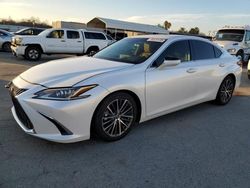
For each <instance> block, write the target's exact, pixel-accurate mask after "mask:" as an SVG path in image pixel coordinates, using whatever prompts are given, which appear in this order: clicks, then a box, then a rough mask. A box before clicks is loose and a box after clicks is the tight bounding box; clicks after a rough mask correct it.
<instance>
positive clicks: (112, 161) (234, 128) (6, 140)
mask: <svg viewBox="0 0 250 188" xmlns="http://www.w3.org/2000/svg"><path fill="white" fill-rule="evenodd" d="M65 57H68V56H48V57H44V59H43V60H42V61H41V62H39V63H43V62H45V61H48V60H53V59H57V58H65ZM35 64H36V63H30V62H27V61H26V60H24V59H22V58H18V59H16V58H15V57H13V56H12V55H11V54H8V53H3V52H0V187H1V188H8V187H24V188H29V187H32V188H33V187H34V188H35V187H59V188H61V187H90V188H92V187H97V188H102V187H126V188H127V187H143V188H144V187H149V188H153V187H157V188H158V187H170V188H175V187H176V188H181V187H183V188H184V187H185V188H187V187H190V188H196V187H197V188H203V187H204V188H224V187H225V188H249V187H250V157H249V156H250V136H249V135H250V116H249V115H250V94H249V91H250V89H249V88H250V81H249V80H248V79H247V75H246V70H245V69H244V73H243V75H242V84H241V87H240V89H239V90H238V91H237V92H236V93H235V96H234V97H233V99H232V101H231V102H230V103H229V104H228V105H227V106H216V105H214V104H212V103H204V104H200V105H197V106H194V107H191V108H187V109H184V110H181V111H178V112H175V113H171V114H168V115H165V116H162V117H160V118H156V119H154V120H151V121H148V122H145V123H142V124H140V125H137V126H135V127H134V128H133V129H132V131H131V132H130V134H129V135H127V136H126V137H125V138H124V139H122V140H120V141H117V142H111V143H108V142H103V141H101V140H99V139H97V138H94V139H91V140H88V141H83V142H78V143H74V144H57V143H53V142H48V141H44V140H41V139H38V138H34V137H31V136H29V135H26V134H25V133H24V132H23V131H22V130H21V129H20V128H19V127H18V125H17V123H16V122H15V121H14V119H13V117H12V115H11V112H10V108H11V106H12V104H11V100H10V97H9V95H8V91H7V90H6V89H5V88H4V85H5V84H6V83H7V82H8V81H9V80H11V79H13V78H14V77H15V76H16V75H18V74H19V73H21V72H22V71H24V70H26V69H28V68H29V67H31V66H33V65H35Z"/></svg>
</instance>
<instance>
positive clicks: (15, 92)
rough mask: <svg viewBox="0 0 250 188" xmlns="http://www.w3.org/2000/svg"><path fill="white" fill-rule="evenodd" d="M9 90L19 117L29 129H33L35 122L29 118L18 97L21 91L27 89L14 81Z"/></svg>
mask: <svg viewBox="0 0 250 188" xmlns="http://www.w3.org/2000/svg"><path fill="white" fill-rule="evenodd" d="M9 91H10V95H11V99H12V102H13V105H14V108H15V111H16V115H17V117H18V119H19V120H20V121H21V122H22V124H23V125H24V126H25V127H26V128H27V129H33V128H34V127H33V124H32V123H31V121H30V119H29V118H28V116H27V114H26V113H25V111H24V110H23V108H22V106H21V105H20V103H19V102H18V100H17V98H16V96H17V95H20V94H21V93H23V92H25V91H27V89H19V88H18V87H16V86H15V85H14V84H13V83H11V84H10V86H9Z"/></svg>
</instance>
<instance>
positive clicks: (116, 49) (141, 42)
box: [94, 38, 166, 64]
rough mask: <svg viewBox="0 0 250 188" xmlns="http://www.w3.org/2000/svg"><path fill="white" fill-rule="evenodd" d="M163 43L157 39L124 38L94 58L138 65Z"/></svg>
mask: <svg viewBox="0 0 250 188" xmlns="http://www.w3.org/2000/svg"><path fill="white" fill-rule="evenodd" d="M165 41H166V39H159V38H152V39H151V38H125V39H123V40H120V41H118V42H116V43H114V44H113V45H111V46H109V47H107V48H105V49H103V50H102V51H100V52H98V53H97V54H96V55H94V58H99V59H107V60H111V61H118V62H124V63H131V64H139V63H142V62H144V61H146V60H147V59H148V58H149V57H150V56H151V55H153V54H154V53H155V52H156V51H157V50H158V49H159V48H160V47H161V46H162V44H163V43H164V42H165Z"/></svg>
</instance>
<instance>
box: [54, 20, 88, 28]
mask: <svg viewBox="0 0 250 188" xmlns="http://www.w3.org/2000/svg"><path fill="white" fill-rule="evenodd" d="M52 27H53V28H67V29H85V28H86V27H87V26H86V24H84V23H78V22H66V21H55V22H52Z"/></svg>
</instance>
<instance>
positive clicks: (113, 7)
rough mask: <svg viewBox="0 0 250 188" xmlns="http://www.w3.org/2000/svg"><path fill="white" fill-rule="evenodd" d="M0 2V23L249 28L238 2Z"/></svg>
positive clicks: (246, 11) (244, 1)
mask: <svg viewBox="0 0 250 188" xmlns="http://www.w3.org/2000/svg"><path fill="white" fill-rule="evenodd" d="M239 2H240V3H236V1H230V0H209V1H208V0H0V19H1V18H8V17H11V18H12V19H15V20H20V19H23V18H24V19H25V18H30V17H32V16H33V17H39V18H40V20H42V21H45V20H46V21H47V22H48V23H49V24H51V22H52V21H56V20H64V21H76V22H84V23H87V22H88V21H90V20H91V19H92V18H94V17H105V18H112V19H120V20H125V21H131V22H138V23H145V24H152V25H157V24H163V23H164V21H165V20H168V21H170V22H171V23H172V27H171V30H178V29H179V28H180V27H185V28H187V29H190V28H191V27H199V28H200V30H201V31H202V32H204V33H206V34H208V33H209V32H210V31H215V30H217V29H219V28H221V27H223V26H224V25H234V26H242V25H250V1H249V0H240V1H239Z"/></svg>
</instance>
